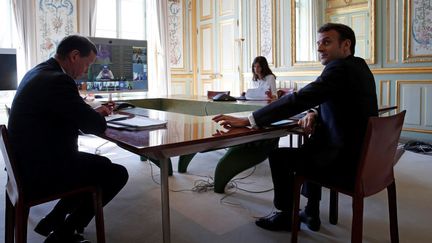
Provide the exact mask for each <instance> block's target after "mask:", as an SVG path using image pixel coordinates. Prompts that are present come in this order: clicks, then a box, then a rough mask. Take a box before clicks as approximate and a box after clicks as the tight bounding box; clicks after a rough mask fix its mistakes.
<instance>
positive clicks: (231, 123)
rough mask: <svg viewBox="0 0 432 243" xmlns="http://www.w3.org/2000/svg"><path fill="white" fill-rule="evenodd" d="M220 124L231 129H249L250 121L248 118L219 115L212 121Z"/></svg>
mask: <svg viewBox="0 0 432 243" xmlns="http://www.w3.org/2000/svg"><path fill="white" fill-rule="evenodd" d="M212 120H213V121H215V122H218V123H219V124H220V125H221V126H223V127H225V128H230V127H247V126H249V125H250V123H249V119H248V118H247V117H234V116H228V115H217V116H215V117H213V119H212Z"/></svg>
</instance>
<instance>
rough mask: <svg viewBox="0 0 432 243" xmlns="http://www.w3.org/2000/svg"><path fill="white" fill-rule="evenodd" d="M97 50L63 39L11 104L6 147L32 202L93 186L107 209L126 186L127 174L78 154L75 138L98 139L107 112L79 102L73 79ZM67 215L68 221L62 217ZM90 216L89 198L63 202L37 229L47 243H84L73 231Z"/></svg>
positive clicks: (74, 38) (77, 40)
mask: <svg viewBox="0 0 432 243" xmlns="http://www.w3.org/2000/svg"><path fill="white" fill-rule="evenodd" d="M96 54H97V50H96V47H95V45H94V44H93V43H92V42H91V41H90V40H88V39H87V38H85V37H82V36H77V35H72V36H68V37H65V38H64V39H63V40H62V41H61V42H60V43H59V45H58V48H57V52H56V55H55V57H54V58H50V59H49V60H47V61H46V62H43V63H41V64H39V65H37V66H36V67H34V68H33V69H32V70H30V71H29V72H28V73H27V74H26V75H25V76H24V78H23V80H22V81H21V83H20V85H19V87H18V90H17V92H16V95H15V97H14V100H13V103H12V109H11V114H10V118H9V124H8V128H9V129H8V130H9V136H10V143H11V147H12V150H13V152H14V154H15V157H16V159H17V163H18V169H19V172H20V173H21V175H22V177H23V179H24V188H23V190H24V191H25V193H26V194H27V195H29V196H30V197H35V198H37V197H40V196H44V195H50V194H54V193H57V192H62V191H65V190H70V189H74V188H79V187H82V186H88V185H94V186H98V187H99V188H100V189H101V190H102V200H103V204H104V205H105V204H107V203H108V202H109V201H110V200H111V199H112V198H113V197H114V196H115V195H116V194H117V193H118V192H119V191H120V190H121V189H122V188H123V186H124V185H125V184H126V182H127V179H128V173H127V171H126V169H125V168H124V167H123V166H121V165H118V164H113V163H111V161H110V160H109V159H108V158H106V157H102V156H98V155H94V154H88V153H83V152H79V151H78V145H77V140H78V133H79V131H82V132H84V133H92V134H101V133H103V132H104V131H105V129H106V122H105V118H104V116H106V115H108V114H109V113H110V112H111V110H110V108H109V107H106V106H101V107H99V108H96V109H93V108H91V107H90V106H89V105H87V104H86V103H85V102H84V100H83V99H82V98H81V97H80V95H79V92H78V89H77V86H76V84H75V81H74V79H77V78H79V77H80V76H81V75H83V74H84V73H86V72H87V70H88V67H89V66H90V64H92V63H93V62H94V61H95V59H96ZM66 215H68V216H67V217H66ZM93 216H94V209H93V204H92V200H91V195H83V196H82V197H76V198H64V199H61V200H60V201H59V202H58V203H57V204H56V206H55V207H54V209H53V210H52V211H51V212H50V213H49V214H48V215H47V216H46V217H45V218H44V219H42V220H41V222H40V223H39V224H38V225H37V227H36V228H35V231H36V232H38V233H40V234H42V235H45V236H46V235H48V234H49V235H48V237H47V238H46V240H45V242H88V241H86V240H84V239H83V238H82V236H81V235H79V234H76V233H75V230H77V229H79V228H83V227H85V226H87V224H88V223H89V222H90V220H91V219H92V218H93Z"/></svg>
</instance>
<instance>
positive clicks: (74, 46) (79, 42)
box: [56, 35, 97, 59]
mask: <svg viewBox="0 0 432 243" xmlns="http://www.w3.org/2000/svg"><path fill="white" fill-rule="evenodd" d="M73 50H78V51H79V53H80V56H81V57H87V56H89V55H90V52H91V51H93V52H94V53H95V54H97V49H96V46H95V44H94V43H93V42H91V40H89V39H88V38H87V37H84V36H80V35H69V36H66V37H65V38H63V40H61V41H60V43H59V45H58V46H57V51H56V54H57V56H59V57H60V58H62V59H63V58H65V57H66V56H67V55H68V54H69V53H70V52H72V51H73Z"/></svg>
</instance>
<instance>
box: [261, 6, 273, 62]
mask: <svg viewBox="0 0 432 243" xmlns="http://www.w3.org/2000/svg"><path fill="white" fill-rule="evenodd" d="M274 8H275V2H274V0H258V8H257V9H258V14H257V15H258V53H259V55H261V56H264V57H265V58H266V59H267V61H268V63H269V64H271V65H272V64H273V65H274V64H275V60H274V51H275V50H274V46H275V45H274V41H275V23H274V21H275V18H274V17H275V14H274V13H275V11H274Z"/></svg>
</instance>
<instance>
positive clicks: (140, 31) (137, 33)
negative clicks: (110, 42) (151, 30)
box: [96, 0, 146, 40]
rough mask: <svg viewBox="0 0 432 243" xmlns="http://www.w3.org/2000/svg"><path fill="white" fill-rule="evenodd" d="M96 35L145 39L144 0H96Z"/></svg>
mask: <svg viewBox="0 0 432 243" xmlns="http://www.w3.org/2000/svg"><path fill="white" fill-rule="evenodd" d="M96 18H97V19H96V36H97V37H107V38H122V39H138V40H145V39H146V0H103V1H98V4H97V17H96Z"/></svg>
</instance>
